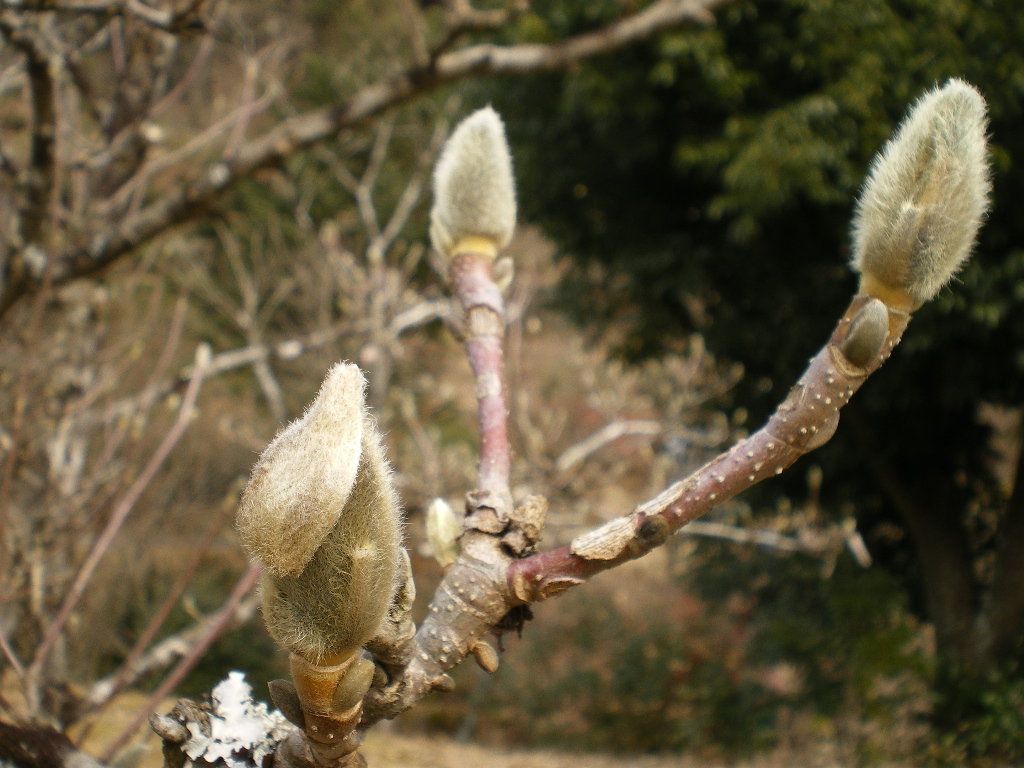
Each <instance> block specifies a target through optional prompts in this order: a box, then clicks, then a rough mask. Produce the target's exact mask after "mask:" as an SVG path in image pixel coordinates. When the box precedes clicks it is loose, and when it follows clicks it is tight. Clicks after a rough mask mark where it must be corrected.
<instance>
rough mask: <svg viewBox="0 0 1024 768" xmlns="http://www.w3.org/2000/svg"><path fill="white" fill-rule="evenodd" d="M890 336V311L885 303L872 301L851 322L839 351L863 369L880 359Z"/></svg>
mask: <svg viewBox="0 0 1024 768" xmlns="http://www.w3.org/2000/svg"><path fill="white" fill-rule="evenodd" d="M888 335H889V310H887V309H886V308H885V303H884V302H882V301H879V300H878V299H870V300H869V301H868V302H867V303H866V304H865V305H864V306H863V307H862V308H861V310H860V312H858V313H857V316H856V317H854V318H853V320H852V321H850V327H849V329H848V330H847V332H846V338H844V339H843V341H842V343H841V344H840V345H839V351H840V352H842V353H843V357H845V358H846V359H847V360H849V361H850V362H851V363H853V365H856V366H857V367H858V368H863V367H865V366H866V365H867V364H868V363H870V362H871V361H872V360H874V359H875V358H876V357H878V354H879V353H880V352H881V351H882V346H883V345H884V344H885V338H886V336H888Z"/></svg>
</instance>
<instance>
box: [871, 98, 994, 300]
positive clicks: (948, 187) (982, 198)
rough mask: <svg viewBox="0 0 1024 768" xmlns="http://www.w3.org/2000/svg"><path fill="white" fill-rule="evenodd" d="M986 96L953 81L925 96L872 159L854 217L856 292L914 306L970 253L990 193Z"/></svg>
mask: <svg viewBox="0 0 1024 768" xmlns="http://www.w3.org/2000/svg"><path fill="white" fill-rule="evenodd" d="M986 126H987V117H986V107H985V100H984V99H983V98H982V96H981V94H980V93H979V92H978V91H977V89H975V88H974V87H973V86H971V85H968V84H967V83H965V82H964V81H962V80H958V79H955V78H954V79H951V80H949V81H948V82H947V83H946V84H945V85H943V86H942V87H941V88H936V89H934V90H932V91H929V92H928V93H926V94H925V95H924V96H922V97H921V98H920V99H919V100H918V101H917V103H916V104H914V106H913V107H912V108H911V110H910V112H909V114H908V115H907V117H906V119H904V121H903V123H902V124H901V125H900V127H899V129H898V131H897V132H896V135H895V137H894V138H893V139H891V140H890V141H889V142H888V143H887V144H886V145H885V147H884V148H883V149H882V151H881V152H880V153H879V154H878V155H877V156H876V158H875V160H874V161H873V163H872V167H871V172H870V174H869V175H868V178H867V181H866V182H865V184H864V190H863V192H862V193H861V197H860V200H859V201H858V203H857V210H856V213H855V216H854V222H853V259H852V265H853V268H854V269H855V270H856V271H857V272H859V273H861V276H862V278H861V291H862V292H864V293H868V294H871V295H874V296H877V297H878V298H880V299H882V300H884V301H886V302H887V303H889V304H891V305H894V306H900V307H901V308H905V309H915V308H917V307H919V306H920V305H921V304H923V303H924V302H925V301H928V300H929V299H931V298H933V297H934V296H935V294H937V293H938V292H939V290H940V289H941V288H942V287H943V286H944V285H945V284H946V283H947V282H949V280H950V278H952V276H953V275H954V274H955V273H956V272H957V270H959V269H960V267H961V266H962V264H963V263H964V261H966V259H967V258H968V256H969V255H970V252H971V248H972V247H973V245H974V241H975V238H976V236H977V232H978V228H979V227H980V226H981V222H982V219H983V218H984V215H985V212H986V210H987V209H988V198H989V191H990V187H991V184H990V181H989V169H988V162H987V151H988V150H987V143H986Z"/></svg>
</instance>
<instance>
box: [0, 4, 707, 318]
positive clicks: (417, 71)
mask: <svg viewBox="0 0 1024 768" xmlns="http://www.w3.org/2000/svg"><path fill="white" fill-rule="evenodd" d="M723 2H725V0H658V1H657V2H655V3H654V4H652V5H650V6H648V7H647V8H645V9H644V10H642V11H640V12H638V13H635V14H633V15H631V16H626V17H624V18H622V19H619V20H618V21H615V22H613V23H611V24H609V25H608V26H606V27H603V28H601V29H599V30H596V31H594V32H589V33H585V34H582V35H578V36H576V37H572V38H568V39H566V40H563V41H560V42H557V43H551V44H548V45H540V44H530V45H512V46H499V45H493V44H480V45H471V46H469V47H467V48H464V49H461V50H457V51H452V52H450V53H444V54H442V55H440V56H438V57H437V58H436V60H435V61H433V62H432V63H431V64H430V66H428V67H427V68H422V67H413V68H412V69H408V70H406V71H404V72H402V73H400V74H398V75H396V76H395V77H392V78H391V79H389V80H387V81H384V82H379V83H375V84H372V85H369V86H366V87H365V88H363V89H362V90H360V91H359V92H357V93H356V94H355V95H354V96H352V97H351V98H350V99H348V100H347V101H345V102H342V103H339V104H337V105H334V106H332V107H327V108H323V109H318V110H314V111H311V112H306V113H301V114H298V115H295V116H294V117H291V118H288V119H285V120H283V121H281V122H280V123H279V124H278V125H277V126H275V127H274V128H272V129H271V130H270V131H268V132H267V133H265V134H264V135H263V136H261V137H259V138H256V139H253V140H251V141H248V142H244V143H242V144H241V146H239V147H238V151H237V153H236V154H235V156H234V157H233V159H232V160H231V161H230V162H219V163H216V164H214V165H213V166H211V167H209V168H207V169H205V170H204V171H203V172H201V173H200V174H199V175H198V176H195V177H194V178H192V179H191V180H187V181H183V182H182V183H180V184H177V185H176V187H175V191H173V192H168V193H167V194H165V195H161V196H160V198H159V199H157V200H156V201H154V202H153V203H152V204H150V205H149V206H147V207H145V208H142V209H141V210H139V211H138V212H137V213H134V214H132V215H130V216H127V217H124V218H120V214H119V213H116V212H114V211H111V212H110V214H109V215H108V217H107V218H106V219H105V220H104V221H103V222H102V224H100V225H98V226H97V229H96V230H95V232H94V236H93V239H92V241H91V242H90V243H89V244H88V246H87V247H85V248H78V249H74V248H72V249H69V250H68V251H66V252H65V253H63V254H62V255H61V256H60V258H59V259H58V260H57V263H56V264H55V268H54V277H53V279H54V281H55V282H56V283H61V282H64V281H67V280H70V279H73V278H75V277H80V276H82V275H87V274H91V273H93V272H96V271H98V270H101V269H103V268H104V267H106V266H107V265H109V264H111V263H112V262H114V261H116V260H117V259H119V258H121V257H122V256H124V255H125V254H127V253H129V252H130V251H132V250H134V249H135V248H138V247H139V246H141V245H143V244H145V243H147V242H149V241H151V240H152V239H153V238H155V237H157V236H159V235H161V234H162V233H164V232H166V231H167V230H168V229H169V228H171V227H173V226H176V225H178V224H181V223H183V222H186V221H189V220H191V219H194V218H196V217H198V216H200V215H202V214H203V213H204V212H206V211H208V210H209V209H210V207H211V206H212V205H213V204H214V203H215V201H216V200H217V199H218V198H219V197H220V196H221V195H222V194H223V193H224V191H225V190H227V189H228V188H230V187H231V186H233V185H234V184H235V183H236V182H237V181H239V180H240V179H243V178H247V177H249V176H251V175H252V174H253V173H255V172H256V171H257V170H259V169H261V168H264V167H266V166H268V165H272V164H274V163H279V162H281V161H283V160H284V159H286V158H288V157H289V156H291V155H293V154H294V153H296V152H298V151H300V150H302V149H305V148H308V147H310V146H312V145H314V144H316V143H318V142H321V141H324V140H325V139H328V138H330V137H332V136H334V135H336V134H337V133H338V132H339V131H341V130H343V129H345V128H349V127H353V126H356V125H360V124H363V123H365V122H366V121H367V120H369V119H371V118H373V117H376V116H377V115H380V114H381V113H382V112H384V111H386V110H387V109H389V108H391V107H393V106H395V105H397V104H400V103H403V102H405V101H408V100H410V99H412V98H414V97H416V96H418V95H420V94H423V93H427V92H429V91H431V90H434V89H436V88H438V87H440V86H441V85H444V84H446V83H450V82H454V81H457V80H461V79H465V78H467V77H471V76H481V75H499V74H506V75H511V74H516V75H527V74H531V73H535V72H543V71H548V70H551V69H556V68H559V67H564V66H565V65H567V64H569V63H571V62H573V61H579V60H581V59H584V58H587V57H590V56H596V55H599V54H602V53H605V52H608V51H612V50H615V49H617V48H620V47H622V46H624V45H627V44H630V43H635V42H639V41H641V40H644V39H647V38H649V37H650V36H652V35H654V34H656V33H657V32H660V31H662V30H664V29H668V28H670V27H673V26H676V25H679V24H682V23H684V22H687V21H696V22H702V23H703V22H708V21H709V20H710V12H711V10H712V9H714V8H716V7H718V6H719V5H721V4H722V3H723ZM222 122H223V121H222ZM230 122H231V125H234V122H233V121H230ZM35 286H36V278H34V277H33V276H31V275H27V274H23V275H19V276H16V277H15V279H12V280H10V281H9V282H8V284H7V285H6V286H4V290H3V292H2V294H0V313H4V312H6V311H7V310H8V309H9V308H10V307H11V306H12V305H13V304H14V303H15V302H16V301H17V300H18V299H19V298H20V297H21V296H23V295H24V294H25V293H26V292H29V291H31V290H34V288H35Z"/></svg>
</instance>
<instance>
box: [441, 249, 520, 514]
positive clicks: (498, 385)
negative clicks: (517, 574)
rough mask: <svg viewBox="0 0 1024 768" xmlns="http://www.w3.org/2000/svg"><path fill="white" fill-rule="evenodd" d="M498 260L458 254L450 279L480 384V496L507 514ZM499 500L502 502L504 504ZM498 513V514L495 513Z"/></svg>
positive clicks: (502, 319) (508, 496)
mask: <svg viewBox="0 0 1024 768" xmlns="http://www.w3.org/2000/svg"><path fill="white" fill-rule="evenodd" d="M493 263H494V259H493V258H491V257H488V256H483V255H481V254H478V253H459V254H457V255H456V256H455V257H454V258H453V259H452V261H451V264H450V265H449V267H448V274H449V277H450V278H451V281H452V285H453V286H454V288H455V293H456V294H457V295H458V297H459V301H460V302H461V303H462V307H463V309H464V310H465V317H466V355H467V357H468V358H469V364H470V367H472V369H473V377H474V379H475V382H476V399H477V404H478V406H479V412H480V469H479V479H478V482H477V490H478V491H482V492H484V494H485V495H495V496H497V499H495V500H493V501H495V502H496V503H501V504H502V505H503V509H502V510H500V511H504V512H506V513H507V512H508V511H511V508H512V494H511V492H510V490H509V473H510V471H511V467H512V453H511V450H510V449H509V444H508V408H507V406H506V404H505V403H506V397H505V364H504V351H503V349H502V341H503V338H504V335H505V304H504V301H503V300H502V297H501V291H500V290H499V289H498V286H497V285H495V283H494V280H493V279H492V278H491V268H492V265H493ZM499 500H500V501H499ZM496 511H499V510H496Z"/></svg>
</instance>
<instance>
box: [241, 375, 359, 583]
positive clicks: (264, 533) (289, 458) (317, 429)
mask: <svg viewBox="0 0 1024 768" xmlns="http://www.w3.org/2000/svg"><path fill="white" fill-rule="evenodd" d="M365 389H366V379H365V378H363V374H362V373H361V372H360V371H359V368H358V367H356V366H355V365H352V364H348V363H339V364H338V365H336V366H334V367H333V368H332V369H331V370H330V371H329V372H328V374H327V378H326V379H325V380H324V383H323V385H322V386H321V387H320V391H319V393H318V394H317V396H316V398H315V399H314V400H313V402H312V403H311V404H310V406H309V408H308V409H307V410H306V412H305V413H304V414H303V415H302V416H301V417H300V418H298V419H296V420H295V421H294V422H292V423H291V424H289V425H288V426H287V427H285V428H284V429H283V430H282V431H281V432H280V433H279V434H278V436H277V437H276V438H274V440H273V441H272V442H271V443H270V444H269V445H268V446H267V447H266V449H265V450H264V451H263V454H262V455H261V456H260V458H259V461H258V462H257V463H256V466H255V467H254V468H253V471H252V476H251V478H250V479H249V484H248V485H247V486H246V487H245V490H244V491H243V492H242V498H241V500H240V503H239V507H238V516H237V526H238V532H239V534H240V536H241V540H242V546H243V547H245V549H246V551H247V552H248V553H249V555H250V556H251V557H253V558H254V559H256V560H259V561H260V562H261V563H263V565H264V566H265V567H266V569H267V570H268V571H269V572H270V573H272V574H274V575H276V576H297V575H299V573H301V572H302V569H303V568H305V567H306V564H307V563H308V562H309V561H310V559H311V558H312V557H313V553H314V552H315V551H316V550H317V548H318V547H319V546H320V544H321V543H322V542H323V541H324V539H325V538H326V537H327V534H328V533H330V531H331V529H333V528H334V526H335V524H336V523H337V522H338V518H339V517H340V516H341V513H342V510H343V509H344V508H345V504H346V502H347V501H348V499H349V496H350V494H351V493H352V488H353V486H354V485H355V481H356V472H357V470H358V468H359V459H360V456H361V454H362V442H363V422H364V418H363V415H364V410H365V406H364V399H365V395H364V393H365Z"/></svg>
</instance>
